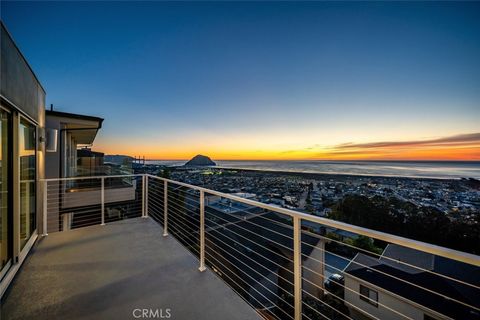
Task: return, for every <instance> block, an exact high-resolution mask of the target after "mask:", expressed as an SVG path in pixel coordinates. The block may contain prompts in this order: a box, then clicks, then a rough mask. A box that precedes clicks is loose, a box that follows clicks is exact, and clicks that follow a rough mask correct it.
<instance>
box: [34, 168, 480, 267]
mask: <svg viewBox="0 0 480 320" xmlns="http://www.w3.org/2000/svg"><path fill="white" fill-rule="evenodd" d="M139 176H145V177H149V178H153V179H157V180H161V181H164V182H165V181H166V182H168V183H173V184H176V185H179V186H184V187H188V188H191V189H194V190H197V191H202V192H203V193H204V194H211V195H216V196H219V197H222V198H227V199H230V200H233V201H237V202H241V203H244V204H247V205H251V206H254V207H259V208H262V209H266V210H269V211H274V212H277V213H281V214H284V215H287V216H289V217H291V218H295V217H297V218H300V219H301V220H305V221H310V222H314V223H318V224H321V225H324V226H328V227H332V228H336V229H341V230H345V231H349V232H352V233H355V234H358V235H363V236H366V237H369V238H374V239H378V240H382V241H385V242H389V243H393V244H397V245H400V246H403V247H407V248H411V249H415V250H419V251H423V252H426V253H430V254H433V255H437V256H441V257H444V258H449V259H453V260H457V261H460V262H464V263H468V264H471V265H474V266H477V267H480V256H477V255H474V254H470V253H467V252H462V251H458V250H455V249H450V248H445V247H441V246H437V245H434V244H430V243H426V242H422V241H417V240H413V239H408V238H405V237H401V236H396V235H392V234H389V233H385V232H382V231H376V230H372V229H368V228H364V227H359V226H356V225H352V224H348V223H345V222H340V221H336V220H332V219H328V218H323V217H318V216H314V215H310V214H307V213H303V212H298V211H295V210H291V209H286V208H280V207H276V206H272V205H269V204H266V203H262V202H258V201H255V200H250V199H245V198H241V197H238V196H235V195H231V194H228V193H223V192H219V191H215V190H211V189H207V188H204V187H200V186H195V185H192V184H188V183H184V182H180V181H175V180H171V179H167V178H162V177H157V176H154V175H151V174H126V175H112V176H88V177H71V178H49V179H40V180H39V181H42V182H49V181H67V180H85V179H101V178H104V179H110V178H127V177H139Z"/></svg>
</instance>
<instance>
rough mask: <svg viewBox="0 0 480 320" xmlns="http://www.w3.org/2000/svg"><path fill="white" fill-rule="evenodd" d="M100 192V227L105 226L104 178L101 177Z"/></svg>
mask: <svg viewBox="0 0 480 320" xmlns="http://www.w3.org/2000/svg"><path fill="white" fill-rule="evenodd" d="M101 180H102V192H101V194H102V195H101V198H102V226H104V225H105V178H104V177H102V178H101Z"/></svg>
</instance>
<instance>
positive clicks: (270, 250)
mask: <svg viewBox="0 0 480 320" xmlns="http://www.w3.org/2000/svg"><path fill="white" fill-rule="evenodd" d="M72 181H73V182H72ZM118 181H121V183H118ZM125 181H126V182H128V183H125ZM43 183H44V184H45V190H46V191H47V192H46V193H45V199H44V200H45V201H44V206H45V209H46V212H48V214H47V215H45V217H46V218H45V219H44V230H48V232H53V231H66V230H70V229H75V228H81V227H84V226H89V225H94V224H105V223H109V222H113V221H117V220H121V219H128V218H133V217H140V216H141V217H149V218H151V219H153V220H155V221H156V222H158V223H159V224H160V225H161V226H162V228H163V236H169V235H170V236H173V237H174V238H175V239H176V240H177V241H179V242H180V243H181V244H182V245H183V246H184V247H185V248H187V250H189V251H190V253H191V254H192V255H194V256H195V257H196V258H197V259H198V260H199V270H200V271H203V270H205V269H206V268H209V269H211V270H212V271H213V272H214V273H215V274H217V276H219V277H220V278H221V279H222V280H223V281H224V282H225V283H226V284H227V285H228V286H230V287H231V288H232V289H233V290H234V291H235V292H236V293H237V294H238V295H240V296H241V297H242V298H243V299H244V300H245V301H246V302H247V303H248V304H249V305H251V306H252V307H253V308H255V309H256V310H257V311H258V312H259V314H260V315H262V316H263V317H265V318H266V319H293V320H298V319H309V320H316V319H355V320H356V319H365V318H367V319H382V320H383V319H480V257H479V256H476V255H473V254H469V253H465V252H460V251H456V250H452V249H448V248H444V247H439V246H436V245H432V244H428V243H424V242H420V241H416V240H411V239H406V238H403V237H399V236H395V235H391V234H388V233H384V232H379V231H375V230H371V229H366V228H362V227H359V226H354V225H350V224H346V223H342V222H339V221H334V220H330V219H326V218H322V217H318V216H313V215H309V214H305V213H302V212H297V211H293V210H290V209H286V208H283V207H276V206H272V205H269V204H265V203H261V202H257V201H253V200H251V199H246V198H241V197H238V196H236V195H232V194H225V193H221V192H218V191H214V190H210V189H206V188H203V187H199V186H194V185H190V184H186V183H183V182H179V181H173V180H170V179H166V178H161V177H156V176H152V175H148V174H143V175H125V176H105V177H77V178H71V179H70V178H66V179H46V180H44V182H43ZM129 189H132V190H129ZM46 232H47V231H45V233H46Z"/></svg>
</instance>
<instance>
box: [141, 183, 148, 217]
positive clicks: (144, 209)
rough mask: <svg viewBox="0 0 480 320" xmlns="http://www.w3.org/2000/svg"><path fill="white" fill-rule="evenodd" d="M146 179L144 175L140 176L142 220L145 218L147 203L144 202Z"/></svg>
mask: <svg viewBox="0 0 480 320" xmlns="http://www.w3.org/2000/svg"><path fill="white" fill-rule="evenodd" d="M146 181H147V179H146V177H145V174H142V218H146V217H147V216H146V212H147V211H146V210H147V207H146V206H147V201H146V197H147V193H146V185H147V183H146Z"/></svg>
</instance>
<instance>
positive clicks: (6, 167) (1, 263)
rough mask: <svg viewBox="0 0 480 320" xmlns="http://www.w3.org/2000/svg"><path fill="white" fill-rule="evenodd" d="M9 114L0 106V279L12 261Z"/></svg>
mask: <svg viewBox="0 0 480 320" xmlns="http://www.w3.org/2000/svg"><path fill="white" fill-rule="evenodd" d="M10 128H11V114H10V113H9V112H7V111H5V110H4V109H1V108H0V140H1V142H2V146H1V148H0V280H1V279H2V278H3V276H4V275H5V274H6V271H7V270H8V268H9V267H10V265H11V263H12V245H13V243H12V223H13V221H12V220H13V219H12V212H13V211H12V204H11V201H10V199H11V194H10V193H9V190H11V178H12V177H11V135H10V132H11V130H10Z"/></svg>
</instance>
